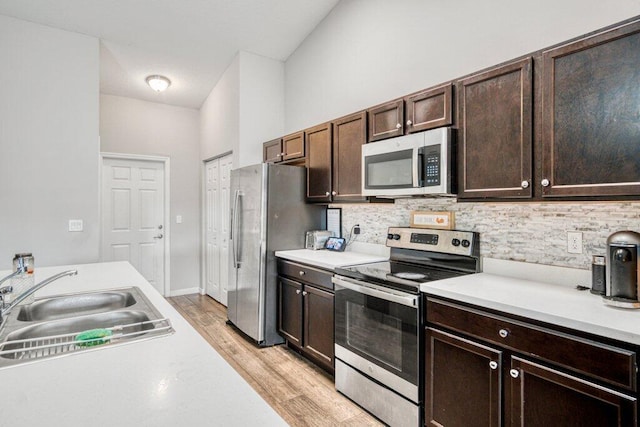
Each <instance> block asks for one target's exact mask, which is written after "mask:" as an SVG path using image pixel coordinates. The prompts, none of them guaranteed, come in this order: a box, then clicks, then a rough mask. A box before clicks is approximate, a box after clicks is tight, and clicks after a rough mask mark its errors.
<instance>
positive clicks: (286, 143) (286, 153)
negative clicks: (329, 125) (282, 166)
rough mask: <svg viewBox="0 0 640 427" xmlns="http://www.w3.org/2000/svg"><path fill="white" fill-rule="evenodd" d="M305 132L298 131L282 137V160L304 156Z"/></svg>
mask: <svg viewBox="0 0 640 427" xmlns="http://www.w3.org/2000/svg"><path fill="white" fill-rule="evenodd" d="M304 153H305V151H304V132H296V133H292V134H291V135H287V136H285V137H283V138H282V161H283V162H286V161H288V160H294V159H299V158H302V157H304Z"/></svg>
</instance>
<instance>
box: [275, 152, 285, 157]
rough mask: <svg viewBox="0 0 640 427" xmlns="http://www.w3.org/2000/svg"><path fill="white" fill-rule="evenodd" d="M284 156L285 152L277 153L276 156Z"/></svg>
mask: <svg viewBox="0 0 640 427" xmlns="http://www.w3.org/2000/svg"><path fill="white" fill-rule="evenodd" d="M282 156H284V153H278V154H276V157H282Z"/></svg>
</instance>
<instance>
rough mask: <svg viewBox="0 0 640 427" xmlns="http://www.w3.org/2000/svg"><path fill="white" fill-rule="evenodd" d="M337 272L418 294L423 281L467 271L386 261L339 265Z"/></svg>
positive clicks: (440, 278)
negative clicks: (346, 265)
mask: <svg viewBox="0 0 640 427" xmlns="http://www.w3.org/2000/svg"><path fill="white" fill-rule="evenodd" d="M336 274H339V275H341V276H346V277H351V278H352V279H357V280H362V281H366V282H371V283H377V284H380V285H383V286H386V287H389V288H395V289H398V290H402V291H406V292H411V293H416V294H417V293H419V292H420V284H421V283H424V282H431V281H434V280H442V279H448V278H451V277H456V276H461V275H463V274H466V273H463V272H459V271H451V270H446V269H438V268H433V267H426V266H424V265H414V264H409V263H404V262H399V261H384V262H376V263H371V264H360V265H354V266H351V267H339V268H336Z"/></svg>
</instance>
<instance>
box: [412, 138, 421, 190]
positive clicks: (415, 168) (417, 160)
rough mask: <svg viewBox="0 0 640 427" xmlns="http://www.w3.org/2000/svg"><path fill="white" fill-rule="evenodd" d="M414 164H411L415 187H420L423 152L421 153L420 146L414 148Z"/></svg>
mask: <svg viewBox="0 0 640 427" xmlns="http://www.w3.org/2000/svg"><path fill="white" fill-rule="evenodd" d="M412 160H413V162H412V163H413V164H412V165H411V170H412V174H411V175H412V180H413V188H418V187H420V185H421V182H420V181H421V180H420V173H421V169H422V154H421V153H420V148H419V147H416V148H414V149H413V159H412Z"/></svg>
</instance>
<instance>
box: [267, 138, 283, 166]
mask: <svg viewBox="0 0 640 427" xmlns="http://www.w3.org/2000/svg"><path fill="white" fill-rule="evenodd" d="M262 161H263V162H264V163H277V162H280V161H282V139H280V138H278V139H274V140H273V141H268V142H265V143H264V144H262Z"/></svg>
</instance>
